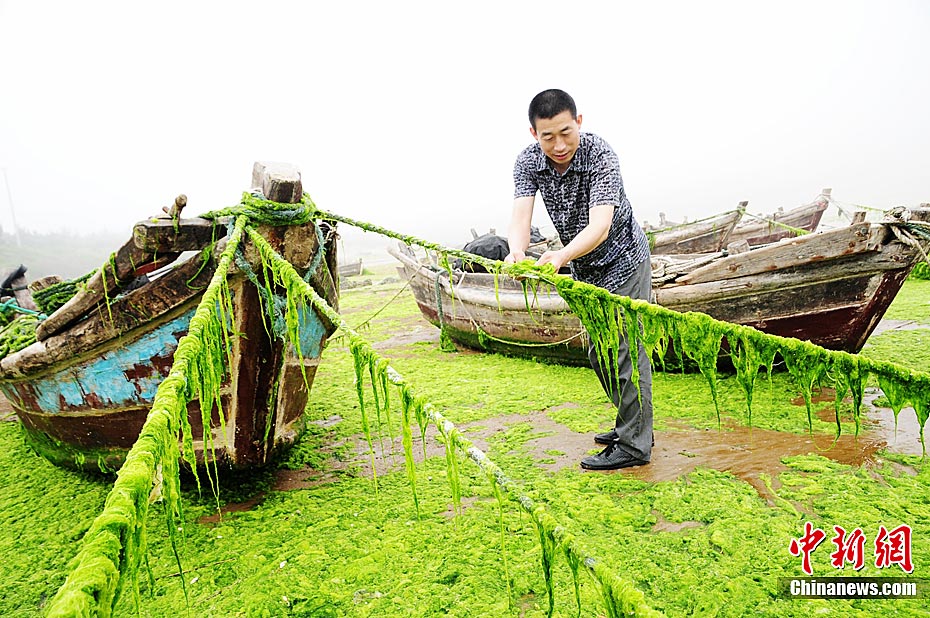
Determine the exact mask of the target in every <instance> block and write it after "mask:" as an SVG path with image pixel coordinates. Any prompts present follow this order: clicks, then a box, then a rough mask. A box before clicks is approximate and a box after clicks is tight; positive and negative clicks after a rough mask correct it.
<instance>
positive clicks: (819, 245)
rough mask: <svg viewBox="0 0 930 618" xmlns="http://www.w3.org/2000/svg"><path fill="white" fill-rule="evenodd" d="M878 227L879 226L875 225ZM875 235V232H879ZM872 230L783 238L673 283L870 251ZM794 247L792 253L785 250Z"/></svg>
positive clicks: (858, 228) (865, 227) (866, 225)
mask: <svg viewBox="0 0 930 618" xmlns="http://www.w3.org/2000/svg"><path fill="white" fill-rule="evenodd" d="M879 227H881V226H879ZM882 232H883V230H882V231H880V232H875V233H882ZM873 234H874V233H873V228H872V226H871V224H869V223H863V224H859V225H851V226H849V227H844V228H840V229H836V230H831V231H829V232H822V233H819V234H816V235H808V236H805V237H803V238H792V239H785V240H782V241H780V242H778V243H777V244H775V245H769V246H767V247H762V248H760V249H755V250H753V251H750V252H749V253H744V254H740V255H734V256H730V257H726V258H723V259H721V260H718V261H716V262H713V263H711V264H708V265H707V266H703V267H701V268H698V269H697V270H695V271H693V272H690V273H688V274H687V275H684V276H682V277H679V278H678V280H677V281H676V283H703V282H707V281H718V282H719V281H723V280H726V279H733V278H737V277H745V276H748V275H753V274H757V273H761V272H766V271H772V270H779V269H783V268H792V267H795V266H802V265H804V264H807V263H809V262H812V261H818V262H820V261H824V260H832V259H836V258H839V257H842V256H845V255H853V254H856V253H862V252H866V251H874V250H875V247H874V246H873V247H871V248H870V244H872V242H874V241H872V242H870V240H872V237H873ZM792 247H793V248H794V249H795V250H794V251H791V250H789V249H790V248H792Z"/></svg>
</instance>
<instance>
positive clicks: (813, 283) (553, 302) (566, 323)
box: [392, 223, 917, 365]
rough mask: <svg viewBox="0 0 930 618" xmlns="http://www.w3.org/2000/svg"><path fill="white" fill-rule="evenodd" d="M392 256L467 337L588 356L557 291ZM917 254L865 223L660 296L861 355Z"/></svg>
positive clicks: (484, 344)
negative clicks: (525, 287) (531, 288)
mask: <svg viewBox="0 0 930 618" xmlns="http://www.w3.org/2000/svg"><path fill="white" fill-rule="evenodd" d="M392 254H393V255H394V256H395V258H397V259H398V260H400V261H401V263H402V266H401V267H400V268H399V271H400V272H401V274H402V275H403V276H404V277H405V278H406V279H407V280H408V281H409V282H410V287H411V289H412V291H413V294H414V296H415V297H416V300H417V304H418V306H419V307H420V310H421V312H422V313H423V315H424V317H425V318H426V319H427V320H429V321H430V322H431V323H433V324H434V325H437V326H440V325H441V326H442V327H443V328H445V329H446V332H447V333H448V335H449V336H450V337H451V338H452V339H453V340H455V341H457V342H458V343H461V344H463V345H466V346H469V347H472V348H475V349H479V350H485V351H489V352H499V353H503V354H508V355H512V356H521V357H533V358H544V359H546V360H549V361H552V362H558V363H565V364H575V365H584V364H587V363H588V358H587V341H586V338H585V337H584V336H583V334H579V333H583V328H582V326H581V323H580V321H579V320H578V319H577V317H576V316H574V314H572V313H571V312H570V311H569V309H568V307H567V305H565V303H564V302H563V301H562V300H561V299H560V298H559V297H558V295H557V294H556V292H555V291H554V290H551V289H550V290H541V291H539V292H538V293H537V294H536V296H535V297H534V296H533V294H532V293H530V295H529V296H528V298H529V305H530V309H531V311H529V312H528V311H527V308H526V305H527V300H526V299H524V295H523V288H522V286H521V285H520V284H519V283H518V282H515V281H513V279H511V278H509V277H503V276H502V277H500V280H499V283H498V285H499V289H498V291H497V292H496V293H495V291H494V279H493V275H489V274H478V273H474V274H473V273H464V274H463V273H456V274H455V275H454V282H453V283H450V281H449V277H448V275H447V274H445V273H444V272H442V273H439V272H437V270H436V269H435V268H430V267H428V266H426V265H422V264H419V263H418V262H417V261H416V260H415V259H413V258H412V256H411V254H410V253H404V252H395V251H392ZM916 259H917V252H916V250H915V249H913V248H912V247H909V246H907V245H905V244H903V243H901V242H899V241H897V240H895V239H894V238H893V235H892V233H891V231H890V230H889V229H888V228H887V227H886V226H883V225H880V224H869V223H861V224H857V225H852V226H849V227H848V228H842V229H839V230H833V231H830V232H824V233H821V234H815V235H809V236H804V237H799V238H794V239H790V240H789V239H786V240H783V241H781V242H779V243H776V244H774V245H771V246H768V247H764V248H760V249H756V250H753V251H751V252H748V253H742V254H738V255H731V256H729V257H722V258H719V259H715V260H714V261H712V262H710V263H709V264H706V265H704V266H700V267H698V268H696V269H695V270H693V271H692V272H690V273H687V274H685V275H682V276H679V277H678V278H677V279H676V280H675V281H671V282H666V283H663V284H660V285H657V286H655V287H654V293H655V296H656V302H657V304H659V305H662V306H664V307H667V308H669V309H673V310H675V311H679V312H687V311H697V312H701V313H706V314H708V315H710V316H711V317H714V318H716V319H718V320H722V321H726V322H731V323H735V324H742V325H745V326H751V327H753V328H756V329H758V330H760V331H762V332H766V333H770V334H774V335H780V336H784V337H793V338H796V339H802V340H806V341H811V342H812V343H815V344H817V345H820V346H822V347H825V348H828V349H833V350H843V351H847V352H853V353H855V352H858V351H859V350H861V349H862V346H863V345H864V344H865V342H866V340H867V339H868V337H869V335H870V334H871V333H872V331H873V330H874V329H875V327H876V325H877V324H878V322H879V320H881V317H882V316H883V315H884V313H885V311H886V310H887V309H888V306H889V305H890V304H891V302H892V301H893V300H894V298H895V296H896V295H897V293H898V291H899V290H900V288H901V285H902V284H903V283H904V280H905V279H906V278H907V275H908V274H909V272H910V270H911V268H912V267H913V265H914V263H915V260H916ZM453 291H454V293H453ZM437 299H438V300H439V302H438V303H437ZM440 315H441V320H440ZM481 331H485V332H486V333H488V334H491V335H494V338H490V337H487V336H484V335H482V333H481ZM556 342H562V343H556ZM544 344H548V345H544Z"/></svg>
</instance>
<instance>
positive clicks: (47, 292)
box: [32, 269, 97, 315]
mask: <svg viewBox="0 0 930 618" xmlns="http://www.w3.org/2000/svg"><path fill="white" fill-rule="evenodd" d="M95 272H97V271H96V269H94V270H92V271H90V272H89V273H87V274H86V275H84V276H81V277H78V278H77V279H69V280H68V281H59V282H58V283H53V284H52V285H50V286H48V287H47V288H44V289H41V290H38V291H36V292H33V293H32V301H33V302H34V303H35V304H36V305H37V306H38V307H39V309H41V310H42V313H44V314H45V315H52V314H53V313H54V312H55V310H56V309H58V308H59V307H61V306H62V305H64V304H65V303H66V302H68V301H69V300H71V298H72V297H73V296H74V295H75V294H77V293H78V290H80V289H81V287H82V285H81V284H83V283H84V282H85V281H87V280H88V279H90V278H91V276H92V275H93V274H94V273H95Z"/></svg>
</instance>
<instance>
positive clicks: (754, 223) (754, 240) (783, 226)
mask: <svg viewBox="0 0 930 618" xmlns="http://www.w3.org/2000/svg"><path fill="white" fill-rule="evenodd" d="M830 193H831V190H830V189H824V190H823V191H822V192H821V194H820V195H819V196H817V198H816V199H815V200H814V201H813V202H810V203H809V204H804V205H802V206H798V207H797V208H793V209H791V210H788V211H784V210H782V209H781V208H779V209H778V212H776V213H774V214H771V215H768V216H765V217H756V216H754V215H750V214H748V213H747V214H745V215H743V220H742V221H740V222H739V224H738V225H737V226H736V227H735V228H734V229H733V231H732V232H731V233H730V239H729V242H731V243H733V242H740V241H743V240H745V241H746V242H747V243H749V245H750V246H753V247H757V246H760V245H767V244H770V243H773V242H777V241H779V240H781V239H782V238H791V237H793V236H798V230H804V231H806V232H813V231H815V230H816V229H817V226H818V225H820V219H821V218H822V217H823V213H824V211H825V210H826V209H827V206H829V205H830Z"/></svg>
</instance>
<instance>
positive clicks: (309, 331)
mask: <svg viewBox="0 0 930 618" xmlns="http://www.w3.org/2000/svg"><path fill="white" fill-rule="evenodd" d="M252 186H253V187H261V188H262V189H263V191H264V195H265V196H267V197H268V199H271V200H274V201H281V202H290V203H296V202H298V201H299V200H300V196H301V194H302V189H301V186H300V174H299V172H297V171H296V169H294V168H292V167H290V166H285V165H281V164H277V165H264V164H260V163H257V164H256V165H255V169H254V171H253V181H252ZM182 197H183V196H182ZM183 201H186V198H185V200H181V199H180V198H179V200H178V201H177V202H176V205H175V206H176V208H177V210H178V211H179V210H180V207H182V206H183V203H182V202H183ZM178 214H180V213H179V212H178ZM316 225H318V224H316V223H314V222H313V221H311V222H309V223H306V224H304V225H297V226H280V227H271V226H260V227H259V228H258V230H259V232H260V233H261V234H262V235H263V236H264V237H265V238H266V239H267V240H268V241H269V242H270V243H271V244H272V245H273V246H274V247H275V249H276V250H278V251H279V252H280V253H281V254H282V255H283V256H284V257H285V258H287V259H288V261H290V262H291V263H292V264H294V265H295V266H296V267H297V268H298V270H299V271H301V272H302V273H306V272H307V270H308V269H312V270H311V271H310V272H309V276H310V279H309V280H310V281H311V283H312V285H313V286H314V288H315V289H316V290H317V292H318V293H319V294H320V295H321V296H323V297H324V298H325V299H327V301H328V302H329V303H330V304H332V305H333V306H335V305H336V303H337V296H336V290H337V281H336V279H334V276H333V273H335V272H336V247H335V240H334V238H335V234H334V233H332V232H334V230H332V229H331V228H323V229H321V230H320V231H322V232H323V234H322V236H318V234H317V231H318V230H317V228H316ZM319 225H325V224H319ZM225 230H226V226H225V225H224V224H223V223H222V221H220V222H218V223H217V225H215V226H214V223H213V222H212V221H208V220H205V219H199V218H193V219H179V220H178V221H177V222H175V221H174V220H173V219H172V218H170V217H168V218H158V219H153V220H148V221H143V222H141V223H139V224H137V225H136V226H135V228H134V230H133V239H132V240H131V241H129V242H128V243H126V245H124V246H123V247H122V248H121V249H120V250H119V251H118V252H117V253H116V254H115V257H113V258H112V259H111V261H110V265H112V266H113V267H114V268H115V270H116V274H117V278H118V280H119V284H118V285H114V283H115V282H114V280H113V278H112V277H108V279H109V280H108V281H107V282H106V284H107V285H106V287H105V288H103V287H102V285H101V284H102V282H101V281H100V277H99V275H95V277H92V278H91V279H90V280H89V281H88V282H87V288H86V290H85V291H83V292H79V293H78V294H77V295H76V296H74V297H73V298H72V299H71V300H70V301H69V302H68V303H66V304H65V305H63V306H62V307H61V308H59V309H58V310H57V311H55V312H54V313H53V314H52V315H51V316H49V318H48V319H47V320H46V321H45V322H43V323H42V324H41V325H40V328H39V329H38V330H37V333H36V334H37V337H38V338H39V341H37V342H36V343H34V344H32V345H30V346H29V347H26V348H24V349H22V350H20V351H19V352H16V353H14V354H11V355H9V356H7V357H5V358H3V359H2V360H0V391H2V392H3V394H4V395H5V396H6V398H7V399H8V400H9V401H10V403H11V404H12V407H13V409H14V411H15V412H16V414H17V416H18V417H19V418H20V420H21V421H22V425H23V428H24V430H25V435H26V438H27V441H28V442H29V443H30V444H31V445H32V446H33V447H34V448H35V449H36V450H37V451H38V452H39V453H40V454H42V455H44V456H45V457H47V458H48V459H50V460H51V461H53V462H54V463H57V464H60V465H65V466H71V467H74V466H79V467H84V468H90V469H93V468H99V469H101V470H115V469H117V468H118V467H119V465H120V464H121V462H122V460H123V459H124V457H125V455H126V453H127V452H128V451H129V449H130V448H131V447H132V445H133V443H134V442H135V440H136V438H137V436H138V434H139V431H140V429H141V428H142V424H143V422H144V421H145V418H146V415H147V413H148V410H149V408H150V406H151V404H152V400H153V397H154V395H155V391H156V388H157V387H158V385H159V383H160V382H161V380H162V379H163V378H164V377H166V376H167V374H168V371H169V369H170V367H171V364H172V361H173V355H174V352H175V350H176V348H177V345H178V341H179V339H180V338H181V337H182V336H183V335H184V334H186V332H187V328H188V323H189V321H190V319H191V317H192V315H193V313H194V311H195V308H196V307H197V305H198V303H199V301H200V298H201V296H202V294H203V291H204V289H205V288H206V286H207V284H208V283H209V281H210V279H211V277H212V275H213V272H214V269H215V267H216V260H217V259H218V256H219V254H220V253H221V251H222V248H223V247H224V246H225V243H226V238H225V237H224V235H225V233H226V232H225ZM214 235H215V236H216V238H217V239H218V240H217V242H216V244H215V245H213V244H212V243H213V238H214ZM320 238H322V239H324V240H323V243H322V246H320V242H319V239H320ZM243 242H245V241H243ZM191 250H194V251H197V253H195V254H194V255H193V256H192V257H191V258H190V259H184V255H182V252H185V251H191ZM244 256H245V260H246V262H248V263H249V265H250V268H251V269H254V270H253V272H254V273H257V275H253V276H257V277H261V276H262V275H261V273H262V269H261V268H260V264H259V263H258V258H257V254H256V252H255V251H254V248H253V247H252V246H251V243H245V245H244ZM240 264H241V262H240ZM108 270H109V269H108ZM231 272H232V273H233V274H231V275H230V277H229V279H228V282H229V289H230V294H231V298H232V302H233V317H232V318H231V319H232V320H233V323H232V324H231V332H234V333H238V334H239V336H234V337H232V338H231V340H232V345H231V355H230V360H231V363H230V365H229V367H228V375H227V379H226V381H225V383H224V384H223V386H222V388H221V396H220V401H221V404H222V410H223V414H224V418H225V423H223V426H224V427H225V432H226V433H225V434H223V433H222V429H221V423H220V418H219V414H220V412H219V410H218V409H217V408H216V407H215V406H214V409H213V410H212V420H211V422H210V426H209V427H208V428H207V430H208V431H207V438H208V439H212V442H213V444H214V445H215V454H216V455H217V457H218V459H219V460H220V462H221V463H225V464H226V465H229V466H232V467H237V468H244V467H251V466H258V465H262V464H264V463H266V462H267V461H268V460H269V457H270V456H271V455H272V454H273V453H274V452H275V451H276V450H277V449H278V448H280V447H282V446H284V445H287V444H289V443H291V442H292V441H293V440H294V438H295V437H296V430H297V429H298V427H297V422H298V420H299V419H300V416H301V414H302V413H303V410H304V407H305V404H306V402H307V399H308V396H309V392H308V386H309V383H312V380H313V377H314V374H315V371H316V367H317V364H318V362H319V357H320V352H321V349H322V347H323V345H324V343H325V342H326V339H327V337H328V336H329V335H330V334H332V332H333V330H334V325H333V324H331V323H330V322H329V321H328V320H327V319H325V318H324V317H322V316H321V315H318V314H317V313H315V312H312V311H309V310H308V311H305V312H303V315H302V316H301V321H300V346H301V352H302V355H303V357H302V359H301V358H298V357H297V356H296V354H295V353H294V351H293V350H292V349H291V346H290V345H286V344H284V343H283V342H282V341H281V340H280V339H278V338H275V337H274V336H270V335H269V334H268V332H267V328H268V327H266V325H265V322H266V319H265V318H263V315H262V312H263V307H262V304H261V302H260V299H259V296H260V293H259V290H258V289H257V288H256V286H255V285H253V284H252V283H251V282H250V280H249V278H248V277H247V275H246V273H245V272H244V271H243V269H242V268H236V269H233V271H231ZM141 275H147V277H148V278H149V279H150V280H149V281H148V282H147V283H145V284H144V285H141V286H140V287H137V288H136V289H132V290H131V291H126V292H125V293H123V294H120V295H118V296H117V295H116V294H115V292H117V291H118V290H116V289H114V288H117V287H119V288H122V289H124V290H128V289H129V288H130V287H132V286H129V285H128V283H129V282H130V281H133V280H134V279H136V278H137V277H139V276H141ZM105 294H106V295H110V296H111V297H112V299H111V300H110V301H109V303H104V302H101V300H102V298H103V296H104V295H105ZM301 363H302V364H303V365H304V370H305V372H306V377H307V381H306V382H305V381H304V377H303V372H302V371H301V367H300V365H301ZM188 412H189V417H188V418H189V420H190V424H191V427H192V435H193V436H194V437H195V443H194V446H195V451H196V453H197V457H198V460H199V461H203V457H204V448H205V447H204V441H203V440H197V438H198V437H200V436H202V435H203V430H204V428H203V423H202V421H201V411H200V407H199V402H198V401H197V400H194V401H193V402H191V403H190V404H189V406H188ZM269 424H270V427H269V426H268V425H269ZM266 429H267V432H266ZM210 454H211V455H212V452H211V453H210Z"/></svg>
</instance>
